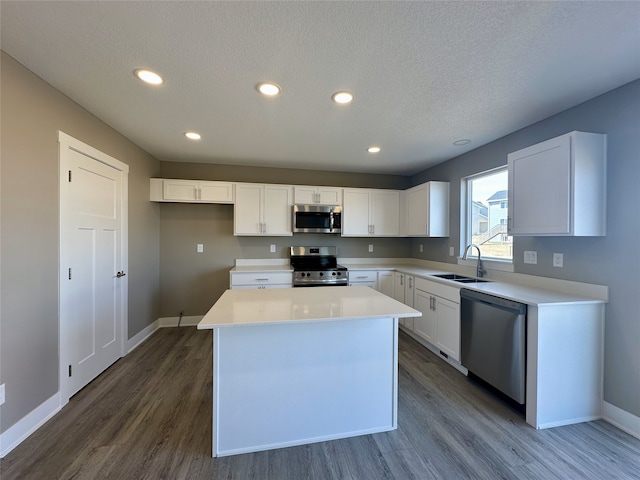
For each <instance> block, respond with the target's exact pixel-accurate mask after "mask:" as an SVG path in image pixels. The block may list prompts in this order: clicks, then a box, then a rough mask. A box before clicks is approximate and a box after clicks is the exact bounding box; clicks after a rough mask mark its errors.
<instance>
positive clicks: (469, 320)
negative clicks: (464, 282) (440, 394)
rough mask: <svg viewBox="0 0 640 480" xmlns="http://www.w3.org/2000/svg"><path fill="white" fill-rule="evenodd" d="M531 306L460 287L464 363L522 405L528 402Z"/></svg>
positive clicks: (461, 352) (461, 355)
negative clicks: (528, 310)
mask: <svg viewBox="0 0 640 480" xmlns="http://www.w3.org/2000/svg"><path fill="white" fill-rule="evenodd" d="M526 315H527V306H526V305H525V304H522V303H518V302H514V301H511V300H507V299H504V298H500V297H494V296H493V295H488V294H485V293H480V292H476V291H474V290H467V289H464V288H463V289H461V290H460V322H461V325H460V329H461V345H460V347H461V349H460V360H461V362H460V363H462V365H463V366H464V367H466V368H467V370H469V372H471V373H472V374H474V375H476V376H477V377H479V378H480V379H482V380H484V381H485V382H487V383H488V384H490V385H492V386H493V387H495V388H496V389H498V390H499V391H501V392H502V393H504V394H505V395H507V396H508V397H510V398H511V399H513V400H514V401H515V402H517V403H518V404H520V405H524V403H525V384H526V358H527V355H526V353H527V352H526V331H527V317H526Z"/></svg>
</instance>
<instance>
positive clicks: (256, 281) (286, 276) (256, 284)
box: [229, 271, 293, 290]
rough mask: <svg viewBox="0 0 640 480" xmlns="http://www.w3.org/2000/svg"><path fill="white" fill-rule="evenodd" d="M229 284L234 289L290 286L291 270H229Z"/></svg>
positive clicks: (291, 279) (291, 281) (291, 283)
mask: <svg viewBox="0 0 640 480" xmlns="http://www.w3.org/2000/svg"><path fill="white" fill-rule="evenodd" d="M229 284H230V286H231V289H232V290H236V289H245V290H248V289H263V288H292V286H293V273H292V272H261V271H254V272H230V273H229Z"/></svg>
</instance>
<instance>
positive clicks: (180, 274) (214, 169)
mask: <svg viewBox="0 0 640 480" xmlns="http://www.w3.org/2000/svg"><path fill="white" fill-rule="evenodd" d="M161 177H163V178H186V179H196V180H227V181H236V182H256V183H284V184H292V185H329V186H350V187H371V188H397V189H403V188H405V187H406V186H407V185H408V182H409V180H410V179H409V177H404V176H390V175H364V174H353V173H331V172H318V171H312V170H292V169H277V168H254V167H233V166H229V165H204V164H192V163H180V162H162V163H161ZM198 243H202V244H203V245H204V252H203V253H196V244H198ZM271 244H274V245H276V253H270V251H269V246H270V245H271ZM370 244H372V245H373V246H374V251H373V253H369V252H368V246H369V245H370ZM291 245H335V246H337V247H338V255H339V256H340V257H371V258H383V257H392V258H404V257H408V256H409V254H410V245H411V240H410V239H398V238H376V239H366V238H365V239H362V238H342V237H340V236H336V235H307V234H294V235H293V236H292V237H235V236H234V235H233V206H231V205H193V204H187V203H162V204H160V292H161V296H160V298H161V300H160V314H161V316H162V317H175V316H178V315H179V314H180V312H183V314H184V315H185V316H188V315H203V314H204V313H206V312H207V310H208V309H209V308H211V305H213V303H215V301H216V300H217V299H218V298H219V297H220V295H222V293H223V292H224V291H225V290H226V289H227V288H229V269H230V268H232V267H233V265H234V262H235V259H237V258H288V256H289V251H288V247H290V246H291Z"/></svg>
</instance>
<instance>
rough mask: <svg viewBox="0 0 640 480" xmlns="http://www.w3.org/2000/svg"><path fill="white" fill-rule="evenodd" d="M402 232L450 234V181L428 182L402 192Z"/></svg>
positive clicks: (423, 235)
mask: <svg viewBox="0 0 640 480" xmlns="http://www.w3.org/2000/svg"><path fill="white" fill-rule="evenodd" d="M402 207H403V208H402V211H403V215H402V222H403V226H402V229H401V231H402V234H403V235H404V236H407V237H448V236H449V182H427V183H423V184H421V185H417V186H415V187H413V188H410V189H408V190H405V191H404V192H402Z"/></svg>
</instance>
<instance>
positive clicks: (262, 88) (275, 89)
mask: <svg viewBox="0 0 640 480" xmlns="http://www.w3.org/2000/svg"><path fill="white" fill-rule="evenodd" d="M256 88H257V89H258V91H259V92H260V93H261V94H263V95H266V96H267V97H273V96H274V95H278V94H279V93H280V92H281V91H282V89H281V88H280V85H278V84H277V83H267V82H265V83H260V84H258V86H257V87H256Z"/></svg>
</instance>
